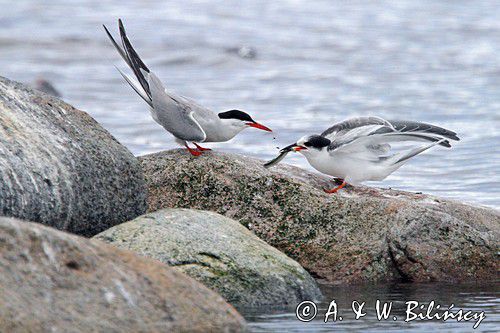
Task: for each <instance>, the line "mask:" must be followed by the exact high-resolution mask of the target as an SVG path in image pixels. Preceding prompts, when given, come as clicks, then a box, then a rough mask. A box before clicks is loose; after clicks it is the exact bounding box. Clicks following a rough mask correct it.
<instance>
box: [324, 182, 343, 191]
mask: <svg viewBox="0 0 500 333" xmlns="http://www.w3.org/2000/svg"><path fill="white" fill-rule="evenodd" d="M346 185H347V183H346V182H345V180H344V181H343V182H342V184H340V185H339V186H337V187H336V188H334V189H331V190H327V189H323V191H325V193H336V192H337V191H338V190H340V189H341V188H343V187H344V186H346Z"/></svg>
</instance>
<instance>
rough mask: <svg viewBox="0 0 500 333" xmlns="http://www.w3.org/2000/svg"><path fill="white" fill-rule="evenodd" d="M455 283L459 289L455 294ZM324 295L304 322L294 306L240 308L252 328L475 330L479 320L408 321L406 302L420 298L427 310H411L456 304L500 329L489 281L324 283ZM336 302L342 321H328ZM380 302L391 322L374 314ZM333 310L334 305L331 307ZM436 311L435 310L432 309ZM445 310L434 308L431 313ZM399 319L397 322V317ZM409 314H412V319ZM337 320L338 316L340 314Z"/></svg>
mask: <svg viewBox="0 0 500 333" xmlns="http://www.w3.org/2000/svg"><path fill="white" fill-rule="evenodd" d="M457 287H459V288H460V292H457ZM323 293H324V295H325V299H324V300H323V301H322V302H320V303H318V307H317V309H318V312H317V313H318V315H317V317H316V318H315V319H314V320H312V321H310V322H300V321H299V320H298V319H297V318H296V316H295V309H288V310H276V309H275V310H273V309H266V310H263V309H258V310H252V309H247V310H241V312H242V313H243V314H244V315H245V317H246V318H247V320H249V321H250V322H251V324H250V328H251V331H252V332H285V331H286V332H290V333H292V332H297V333H303V332H387V331H404V332H471V331H474V330H473V326H474V324H475V322H476V320H471V321H468V322H467V321H460V322H458V321H456V320H453V319H448V320H447V321H439V320H413V321H410V322H405V318H406V312H405V310H406V305H405V302H407V301H417V302H419V304H425V306H426V307H425V309H424V310H419V311H417V310H416V309H415V310H413V311H412V312H415V313H420V312H425V311H426V310H427V306H428V304H429V303H430V302H431V301H432V300H434V301H435V305H436V306H437V305H438V304H439V305H440V306H441V310H447V309H448V308H449V307H450V306H451V305H452V304H453V305H454V307H452V308H451V311H453V312H456V311H458V310H460V309H463V310H464V313H465V312H466V311H473V312H477V313H478V314H479V313H480V312H484V315H485V317H484V319H483V320H482V321H481V322H480V324H479V326H478V327H477V329H476V331H479V332H498V331H499V329H500V298H499V296H500V287H499V286H498V284H486V285H473V284H469V285H466V284H464V285H459V286H457V285H449V284H393V285H364V286H350V287H346V286H343V287H340V286H337V287H327V286H323ZM332 300H335V303H336V304H337V312H338V316H341V317H342V321H339V320H337V321H336V322H333V321H332V319H333V315H331V316H329V322H327V323H325V322H324V318H325V314H326V313H327V309H328V307H329V305H330V302H331V301H332ZM377 300H380V302H381V304H383V303H389V302H392V311H391V312H390V316H389V317H388V320H382V321H378V320H377V317H376V310H375V309H376V308H375V304H376V301H377ZM353 301H358V303H362V302H365V305H364V307H363V312H365V313H366V316H364V317H361V318H360V319H358V320H356V319H355V315H354V312H353V310H352V308H351V304H352V302H353ZM332 309H333V308H332ZM434 309H435V308H434ZM436 312H438V313H441V314H442V313H443V311H441V312H439V311H436V310H434V311H432V312H431V313H436ZM394 317H396V319H397V320H396V321H394ZM410 318H411V317H410ZM337 319H339V318H338V317H337Z"/></svg>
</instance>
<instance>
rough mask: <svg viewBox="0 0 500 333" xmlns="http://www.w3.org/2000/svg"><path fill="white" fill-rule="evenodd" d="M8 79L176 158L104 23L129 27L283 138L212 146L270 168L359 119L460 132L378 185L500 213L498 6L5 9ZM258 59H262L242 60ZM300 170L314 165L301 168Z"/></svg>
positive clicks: (181, 86)
mask: <svg viewBox="0 0 500 333" xmlns="http://www.w3.org/2000/svg"><path fill="white" fill-rule="evenodd" d="M0 5H1V7H2V10H1V11H0V27H1V29H0V75H4V76H7V77H10V78H12V79H16V80H19V81H24V82H31V81H33V80H34V78H35V77H38V76H43V77H46V78H48V79H50V80H51V81H52V82H53V83H54V84H55V85H56V87H58V88H59V89H60V90H61V92H62V93H63V95H64V99H66V100H67V101H68V102H70V103H72V104H74V105H76V106H77V107H79V108H81V109H84V110H86V111H88V112H89V113H90V114H91V115H92V116H94V117H95V118H96V119H97V120H98V121H99V122H101V123H102V124H103V125H104V126H105V127H106V128H107V129H108V130H109V131H111V133H112V134H113V135H115V136H116V138H117V139H118V140H120V141H121V142H123V143H124V144H125V145H126V146H127V147H129V148H130V149H131V150H132V151H133V152H134V153H135V154H145V153H150V152H154V151H159V150H162V149H166V148H171V147H174V146H175V143H174V142H173V140H172V137H171V136H170V135H169V134H168V133H166V132H165V131H164V130H163V129H162V128H161V127H160V126H159V125H157V124H156V123H154V121H153V120H152V119H151V118H150V116H149V113H148V110H147V108H146V104H145V103H144V102H143V101H142V100H141V99H140V98H139V97H138V96H136V95H135V93H134V92H133V91H132V90H131V89H130V88H129V87H128V86H127V85H126V83H125V82H124V81H123V79H122V78H121V77H120V76H119V74H118V73H117V71H116V70H115V68H114V67H113V64H118V65H120V66H122V65H123V61H122V60H121V59H120V58H119V56H118V54H117V53H116V52H115V50H114V49H113V47H112V46H111V45H110V43H109V42H108V40H107V39H106V36H105V35H104V32H103V30H102V27H101V24H103V23H105V24H107V25H109V26H110V27H111V28H113V30H115V31H116V22H115V19H116V18H118V17H122V18H123V19H124V21H125V24H126V27H127V28H128V32H129V35H130V38H131V40H132V41H133V43H134V45H135V46H136V48H137V50H138V52H139V53H140V55H141V56H142V57H143V59H144V61H145V62H146V63H147V64H148V65H149V67H150V68H152V69H153V70H154V71H155V72H157V74H158V75H159V76H160V77H161V78H162V79H163V81H164V82H165V84H166V85H167V87H169V88H171V89H172V90H174V91H176V92H178V93H181V94H184V95H186V96H190V97H192V98H195V99H196V100H198V101H199V102H200V103H202V104H204V105H207V106H209V107H211V108H212V109H213V110H218V111H222V110H228V109H232V108H238V109H242V110H246V111H248V112H249V113H251V114H252V115H253V116H254V118H255V119H257V120H259V121H261V122H262V123H264V124H266V125H268V126H269V127H271V128H273V129H274V130H275V132H276V135H277V139H276V140H275V141H274V140H273V139H272V135H269V134H266V133H263V132H261V131H256V130H250V129H249V130H246V131H245V132H244V133H243V134H242V135H239V136H238V137H237V138H236V139H234V140H233V141H232V142H230V143H223V144H216V145H213V146H215V147H217V148H218V149H220V150H223V151H234V152H239V153H244V154H248V155H255V156H258V157H261V158H266V159H267V158H270V157H272V156H274V155H275V154H276V146H283V145H285V144H289V143H292V142H295V140H296V139H298V138H299V137H301V136H302V135H304V134H309V133H319V132H321V131H322V130H324V129H325V128H327V127H328V126H329V125H330V124H332V123H334V122H336V121H339V120H343V119H345V118H346V117H350V116H355V115H379V116H382V117H387V118H388V119H398V118H399V119H414V120H419V121H426V122H431V123H434V124H438V125H441V126H444V127H447V128H450V129H452V130H454V131H456V132H458V133H459V135H460V137H461V138H462V141H460V142H459V143H458V144H456V146H455V147H454V148H453V149H452V150H446V149H444V148H441V147H438V148H435V149H433V150H432V151H430V152H428V153H426V154H424V155H421V156H419V157H418V158H416V159H414V160H412V161H411V162H410V163H409V164H407V165H406V166H404V167H403V168H402V169H400V170H399V171H397V172H396V173H395V174H393V175H391V176H390V177H389V178H388V179H387V180H386V181H384V182H383V183H381V184H377V183H375V185H380V186H390V187H394V188H399V189H405V190H411V191H422V192H429V193H433V194H437V195H440V196H445V197H449V198H458V199H461V200H466V201H470V202H476V203H481V204H484V205H489V206H495V207H499V206H500V174H499V172H498V170H499V169H500V130H499V127H500V111H499V110H500V56H499V54H500V6H498V2H496V1H477V2H474V5H472V4H471V3H470V2H469V1H451V0H450V1H376V2H370V3H368V2H367V1H314V2H311V1H305V0H304V1H301V0H289V1H261V0H255V1H236V0H235V1H233V0H226V1H223V2H222V1H220V2H215V1H212V2H210V1H161V0H150V1H117V0H116V1H102V0H95V1H94V0H85V1H62V0H61V1H55V0H53V1H5V0H0ZM240 46H248V47H251V48H253V49H255V50H256V57H255V58H253V59H249V58H242V57H240V56H238V55H237V54H236V52H232V50H231V49H232V48H235V47H240ZM288 162H289V163H292V164H296V165H300V166H306V163H305V160H304V159H303V158H301V156H294V157H291V158H288Z"/></svg>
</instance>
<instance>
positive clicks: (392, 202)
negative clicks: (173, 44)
mask: <svg viewBox="0 0 500 333" xmlns="http://www.w3.org/2000/svg"><path fill="white" fill-rule="evenodd" d="M139 159H140V161H141V164H142V167H143V170H144V173H145V175H146V181H147V184H148V188H149V192H148V196H149V197H148V206H149V208H148V210H149V211H156V210H159V209H162V208H171V207H184V208H196V209H202V210H211V211H214V212H218V213H220V214H223V215H225V216H227V217H230V218H233V219H236V220H237V221H239V222H240V223H241V224H243V225H245V226H247V227H249V228H250V229H251V230H252V231H253V232H254V233H255V234H256V235H257V236H259V237H260V238H261V239H263V240H265V241H266V242H267V243H269V244H270V245H272V246H274V247H276V248H277V249H279V250H281V251H283V252H285V253H286V254H288V255H289V256H290V257H292V258H293V259H295V260H297V261H298V262H299V263H300V264H301V265H302V266H303V267H304V268H306V269H307V270H308V271H309V272H311V273H312V274H313V275H314V276H315V277H318V278H320V279H323V280H325V281H327V282H332V283H357V282H363V281H369V282H377V281H391V280H405V281H487V280H493V279H495V278H496V276H497V270H498V268H499V265H498V260H497V254H496V253H497V250H498V247H499V239H500V214H499V212H498V211H496V210H493V209H488V208H483V207H475V206H472V205H469V204H463V203H459V202H456V201H452V200H444V199H440V198H436V197H433V196H429V195H424V194H414V193H408V192H403V191H395V190H381V189H376V188H369V187H364V186H359V187H351V188H348V189H346V190H342V191H340V192H339V193H336V194H334V195H329V194H325V193H323V191H322V187H326V186H330V185H331V184H328V183H329V182H330V181H329V180H328V179H327V178H326V177H322V176H319V175H317V174H314V173H311V172H307V171H305V170H303V169H300V168H296V167H292V166H289V165H286V164H280V165H278V166H277V167H275V168H272V169H270V170H267V169H265V168H263V167H262V163H263V162H262V161H260V160H257V159H254V158H249V157H244V156H239V155H234V154H226V153H218V152H210V153H205V154H203V155H202V156H200V157H197V158H193V157H192V156H190V155H189V154H187V153H186V152H185V151H184V150H180V149H179V150H171V151H164V152H160V153H156V154H151V155H147V156H143V157H140V158H139ZM479 254H481V255H479Z"/></svg>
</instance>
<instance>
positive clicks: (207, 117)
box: [103, 19, 272, 156]
mask: <svg viewBox="0 0 500 333" xmlns="http://www.w3.org/2000/svg"><path fill="white" fill-rule="evenodd" d="M103 27H104V30H105V31H106V34H107V35H108V37H109V39H110V40H111V43H112V44H113V45H114V47H115V48H116V50H117V51H118V53H119V54H120V56H121V57H122V58H123V60H125V62H126V63H127V65H128V66H129V67H130V69H131V70H132V72H133V73H134V75H135V77H136V79H137V80H135V79H133V78H132V77H131V76H129V75H127V74H125V73H124V72H123V71H121V70H120V69H118V68H117V69H118V71H119V72H120V74H121V75H122V76H123V78H124V79H125V81H127V83H128V84H129V85H130V86H131V87H132V88H133V89H134V90H135V92H136V93H137V94H138V95H139V96H140V97H141V98H142V99H143V100H144V101H145V102H146V103H148V105H149V106H150V111H151V116H152V117H153V119H154V120H155V121H156V122H157V123H158V124H160V125H161V126H163V128H165V129H166V130H167V131H168V132H170V133H171V134H172V135H173V136H174V137H175V139H176V141H177V142H178V143H179V144H181V145H184V146H185V147H186V148H187V150H188V151H189V152H190V153H191V154H192V155H194V156H199V155H200V154H202V152H204V151H206V150H211V149H209V148H203V147H201V146H200V145H199V143H203V142H224V141H228V140H231V139H232V138H233V137H235V136H236V135H237V134H238V133H240V132H241V131H242V130H244V129H245V128H248V127H254V128H258V129H261V130H264V131H268V132H272V131H271V129H269V128H268V127H266V126H264V125H261V124H259V123H258V122H256V121H255V120H253V119H252V117H251V116H250V115H249V114H248V113H246V112H243V111H240V110H229V111H225V112H220V113H217V114H216V113H214V112H212V111H211V110H209V109H208V108H205V107H203V106H201V105H199V104H198V103H196V102H195V101H193V100H192V99H189V98H187V97H184V96H181V95H178V94H175V93H174V92H172V91H170V90H167V89H165V87H164V86H163V84H162V83H161V81H160V79H158V77H157V76H156V75H155V74H154V73H153V72H152V71H151V70H149V68H148V67H147V66H146V64H144V62H143V61H142V60H141V58H140V57H139V55H138V54H137V52H136V51H135V50H134V48H133V47H132V44H131V43H130V40H129V39H128V37H127V34H126V32H125V28H124V27H123V23H122V21H121V19H119V20H118V28H119V31H120V37H121V42H122V47H120V45H118V43H117V42H116V41H115V39H114V38H113V36H112V35H111V33H110V32H109V30H108V29H107V28H106V26H105V25H103ZM188 142H192V143H193V144H194V145H195V146H196V148H194V149H193V148H190V147H189V145H188Z"/></svg>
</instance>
